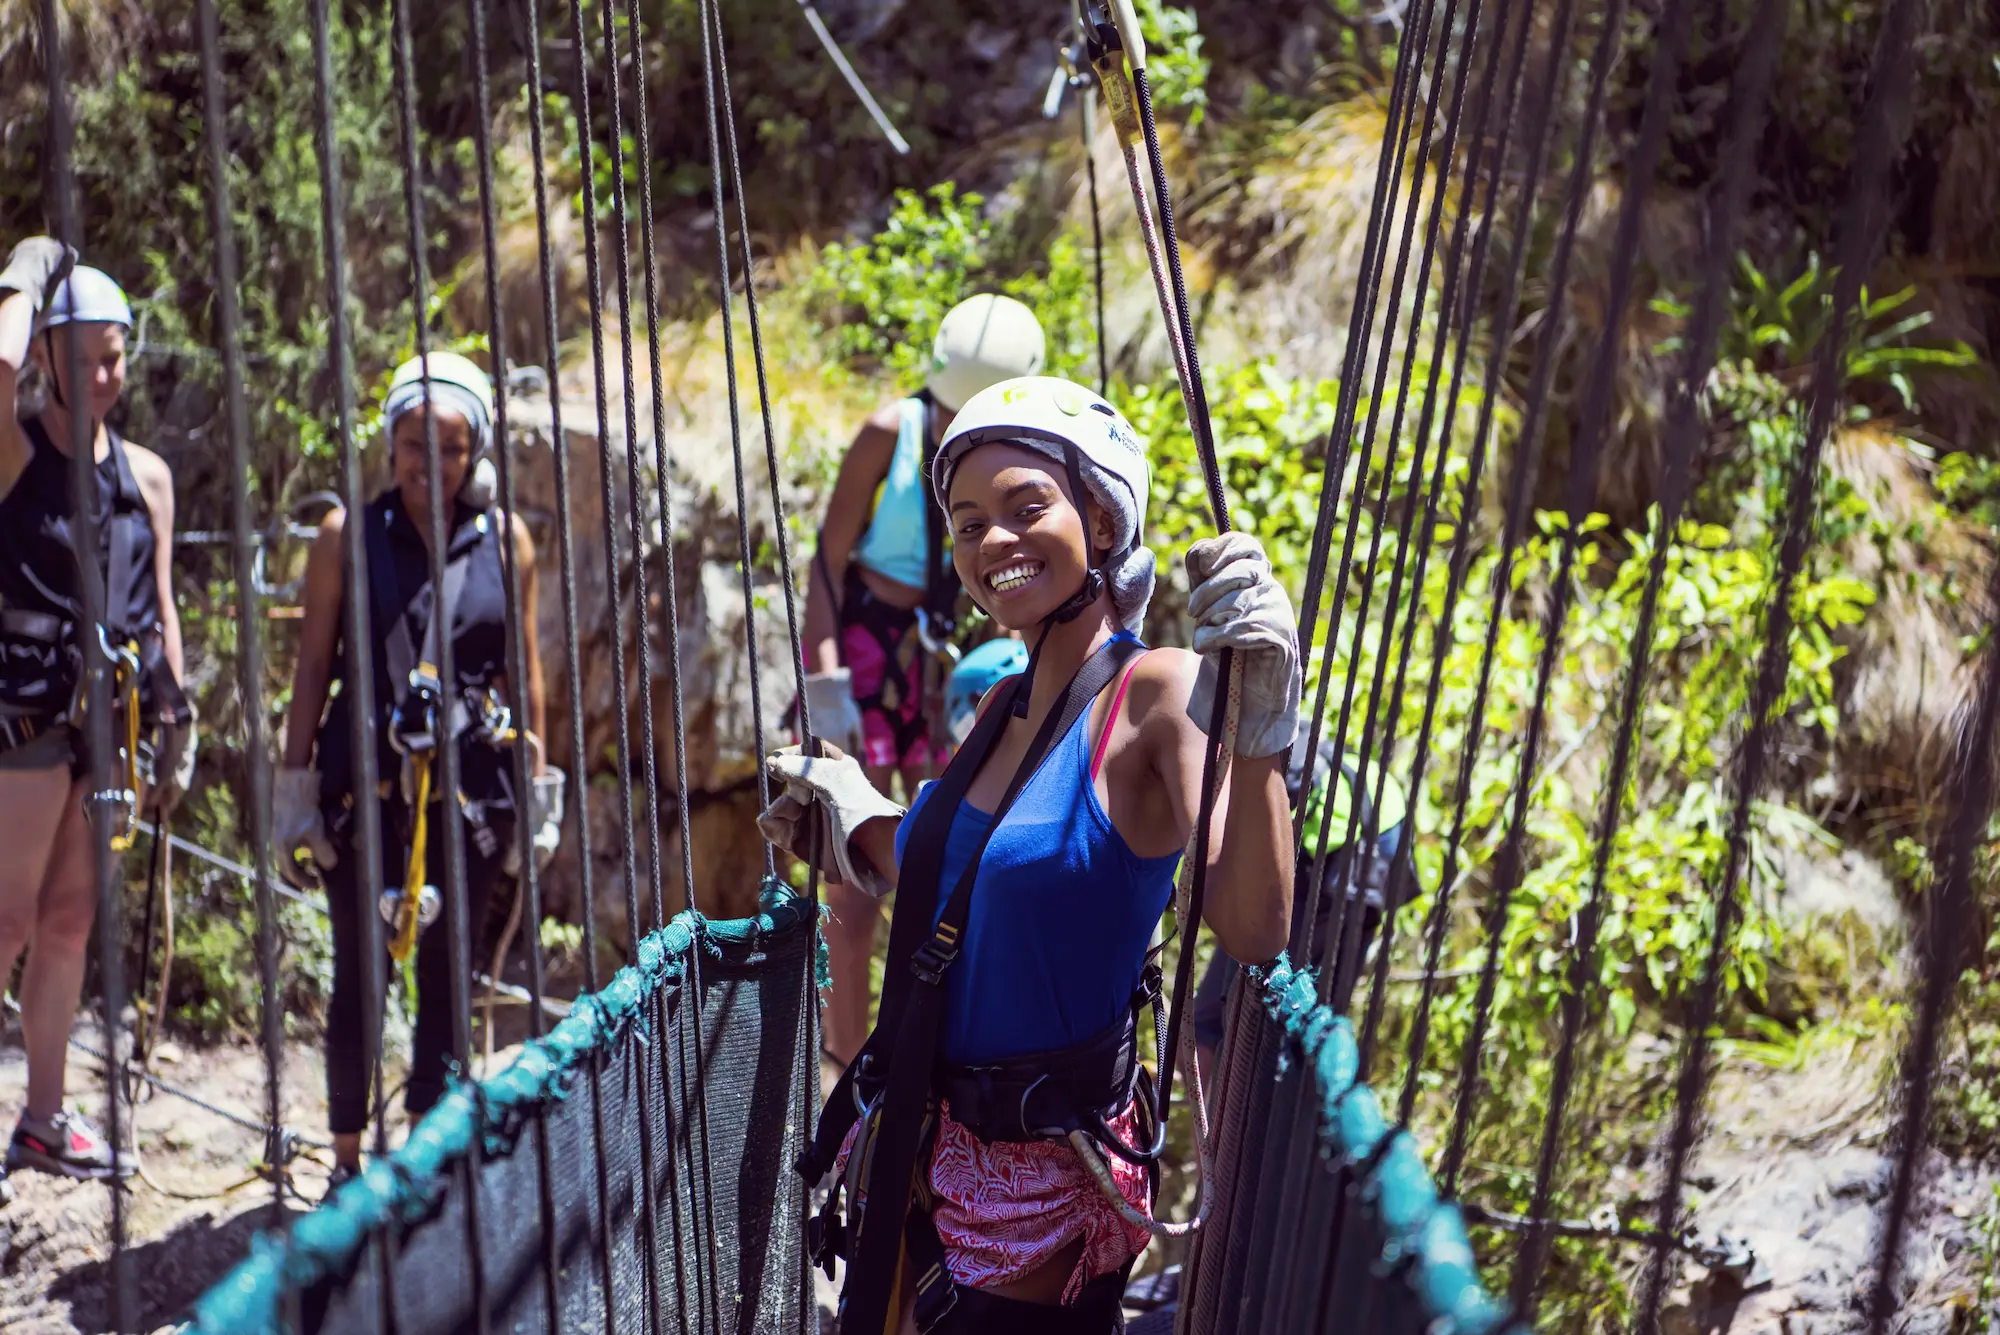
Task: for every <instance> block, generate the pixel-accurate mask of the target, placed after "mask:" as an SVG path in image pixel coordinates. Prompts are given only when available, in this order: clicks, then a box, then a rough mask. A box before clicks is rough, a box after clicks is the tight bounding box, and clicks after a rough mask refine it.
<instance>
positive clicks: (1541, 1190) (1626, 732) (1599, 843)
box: [1499, 6, 1775, 1312]
mask: <svg viewBox="0 0 2000 1335" xmlns="http://www.w3.org/2000/svg"><path fill="white" fill-rule="evenodd" d="M1691 22H1692V14H1691V12H1690V9H1689V7H1686V6H1680V7H1676V8H1675V9H1673V10H1670V11H1668V12H1667V13H1666V14H1665V15H1664V17H1663V20H1662V28H1661V31H1660V33H1659V36H1658V38H1657V39H1656V41H1655V43H1654V48H1653V52H1654V54H1653V67H1652V73H1651V77H1650V79H1649V81H1648V88H1647V96H1646V109H1645V113H1644V117H1643V119H1642V120H1641V122H1640V126H1639V138H1638V142H1637V143H1636V144H1635V145H1634V147H1633V150H1632V157H1631V161H1630V164H1629V166H1628V167H1627V169H1626V172H1625V199H1624V203H1623V206H1622V208H1621V210H1620V214H1619V219H1618V232H1617V237H1616V239H1615V241H1614V242H1613V252H1612V253H1613V254H1614V255H1615V256H1616V257H1617V260H1616V262H1615V263H1614V265H1613V267H1612V272H1611V287H1610V292H1609V296H1608V299H1607V301H1606V303H1605V310H1604V317H1603V318H1604V327H1603V330H1602V331H1601V333H1600V337H1599V341H1598V348H1597V356H1596V359H1595V365H1594V366H1593V368H1592V372H1591V377H1590V381H1589V388H1588V390H1587V391H1586V398H1585V401H1584V410H1583V418H1582V423H1581V432H1580V435H1579V438H1578V442H1577V444H1576V445H1575V446H1573V447H1572V454H1571V460H1572V465H1571V471H1570V476H1569V479H1568V493H1569V495H1568V502H1569V503H1568V507H1567V509H1568V514H1569V523H1568V525H1567V527H1566V528H1565V530H1564V534H1563V554H1562V560H1561V563H1560V567H1559V574H1558V575H1557V578H1556V585H1555V588H1554V590H1553V595H1552V597H1551V599H1550V604H1549V608H1548V613H1547V616H1546V618H1545V620H1544V623H1543V634H1544V635H1545V636H1546V637H1547V639H1546V640H1545V641H1544V647H1543V653H1542V667H1541V673H1542V676H1541V679H1540V680H1539V681H1538V683H1537V690H1536V706H1535V708H1536V717H1539V716H1540V714H1541V713H1542V706H1543V701H1544V699H1545V697H1546V693H1547V684H1548V682H1549V681H1550V680H1551V679H1552V676H1553V672H1554V668H1555V662H1556V659H1557V657H1558V656H1559V653H1560V649H1561V639H1562V627H1563V623H1564V621H1565V620H1566V618H1567V614H1568V610H1569V601H1570V596H1571V590H1572V588H1573V583H1572V580H1571V574H1572V572H1573V570H1574V567H1575V563H1576V549H1577V547H1578V545H1579V543H1580V540H1581V536H1582V533H1581V530H1582V526H1583V521H1584V519H1585V517H1586V516H1587V514H1588V513H1589V509H1590V505H1591V503H1592V501H1593V500H1594V499H1595V493H1596V481H1597V464H1598V461H1599V460H1600V459H1601V458H1602V456H1603V451H1604V441H1605V437H1606V435H1607V434H1608V433H1609V431H1610V426H1611V404H1612V395H1613V388H1614V382H1615V379H1616V376H1617V371H1618V361H1619V354H1620V352H1621V351H1622V347H1623V340H1624V337H1625V328H1624V324H1625V311H1626V307H1627V306H1628V305H1629V304H1630V301H1631V296H1632V286H1633V277H1634V270H1635V266H1636V264H1637V260H1638V252H1639V229H1640V226H1641V224H1642V223H1643V221H1644V216H1645V215H1644V210H1645V204H1646V195H1647V193H1648V187H1649V186H1650V185H1651V183H1652V180H1653V177H1654V176H1655V174H1656V173H1657V172H1658V170H1659V161H1660V156H1661V153H1662V151H1663V149H1664V147H1665V143H1666V134H1667V128H1668V122H1669V119H1670V117H1671V115H1672V112H1673V110H1674V104H1675V100H1676V99H1675V93H1676V90H1677V83H1678V80H1679V76H1680V60H1681V53H1682V51H1683V50H1684V49H1685V48H1686V45H1687V40H1688V30H1689V27H1690V26H1691ZM1773 36H1774V37H1775V33H1774V34H1773ZM1772 54H1775V47H1773V48H1772ZM1769 74H1770V65H1769V62H1768V61H1766V62H1765V64H1764V66H1763V68H1762V70H1761V71H1753V77H1755V78H1759V79H1762V80H1764V81H1766V82H1767V81H1768V78H1769ZM1735 95H1736V97H1737V99H1738V100H1737V107H1738V110H1739V112H1740V111H1743V110H1745V109H1751V110H1752V114H1753V115H1754V114H1759V113H1761V110H1762V106H1763V92H1762V89H1761V88H1758V87H1753V86H1751V84H1750V83H1749V82H1748V81H1746V82H1745V83H1742V84H1739V85H1738V87H1737V88H1736V90H1735ZM1600 96H1601V94H1599V93H1598V91H1597V88H1596V87H1593V101H1592V110H1591V114H1592V115H1595V113H1596V109H1597V104H1598V102H1597V99H1598V98H1599V97H1600ZM1588 128H1589V127H1586V130H1588ZM1738 128H1739V130H1741V128H1742V127H1740V126H1739V127H1738ZM1754 128H1755V127H1752V129H1754ZM1739 143H1740V144H1741V156H1740V157H1739V159H1738V160H1737V161H1735V162H1734V163H1733V164H1732V166H1733V167H1734V168H1735V169H1736V177H1737V179H1736V180H1735V181H1731V180H1730V178H1729V176H1728V175H1727V174H1725V176H1724V177H1723V180H1724V182H1725V190H1726V191H1727V192H1728V196H1727V197H1726V198H1725V201H1724V203H1725V207H1727V205H1728V202H1729V200H1730V199H1733V201H1734V202H1735V204H1736V205H1737V210H1732V211H1731V213H1730V214H1729V215H1728V216H1726V217H1725V216H1722V215H1720V214H1719V215H1718V224H1719V225H1718V228H1717V230H1715V231H1714V232H1713V233H1712V234H1711V238H1710V244H1711V245H1714V246H1718V247H1720V248H1721V251H1720V253H1722V254H1726V253H1728V252H1729V251H1730V250H1733V246H1734V243H1733V240H1732V239H1731V238H1732V237H1733V234H1734V230H1735V218H1734V216H1733V214H1734V211H1740V205H1741V202H1742V201H1743V199H1744V198H1745V197H1746V192H1747V182H1748V180H1749V177H1750V157H1749V149H1750V146H1751V144H1750V136H1749V135H1748V134H1739ZM1699 371H1700V374H1699V377H1698V378H1697V379H1696V380H1693V381H1690V382H1689V387H1690V392H1692V390H1693V386H1694V385H1697V384H1699V383H1701V382H1702V381H1705V380H1706V379H1707V367H1701V368H1699ZM1677 444H1678V445H1679V446H1680V448H1679V449H1678V450H1677V451H1676V452H1675V453H1674V454H1672V455H1670V456H1669V459H1668V463H1667V474H1666V484H1665V487H1664V489H1663V493H1662V497H1661V502H1660V506H1659V524H1658V531H1657V532H1656V533H1655V535H1654V545H1653V557H1652V561H1651V565H1650V568H1649V570H1648V574H1647V580H1646V588H1645V591H1644V593H1643V594H1642V595H1641V597H1640V607H1639V618H1638V624H1637V627H1636V629H1635V630H1634V632H1633V637H1632V649H1631V652H1632V658H1631V663H1630V666H1629V668H1628V670H1627V672H1626V681H1625V690H1624V692H1623V698H1622V700H1621V701H1620V711H1619V725H1618V733H1617V740H1616V742H1615V743H1614V747H1613V754H1612V759H1611V764H1610V766H1609V773H1608V779H1607V782H1606V783H1605V786H1604V791H1603V801H1602V807H1601V810H1600V814H1599V818H1598V827H1597V830H1596V851H1595V855H1594V862H1593V866H1592V873H1591V885H1590V890H1589V891H1588V893H1587V897H1586V900H1585V904H1584V908H1583V911H1582V913H1581V914H1580V915H1579V921H1578V928H1577V942H1576V946H1575V948H1574V950H1573V951H1572V954H1571V960H1570V966H1571V967H1570V974H1569V983H1570V990H1569V992H1568V994H1567V995H1566V996H1565V997H1564V998H1563V1002H1562V1037H1561V1039H1560V1041H1559V1043H1558V1046H1557V1050H1556V1055H1555V1063H1554V1069H1553V1072H1552V1074H1551V1077H1550V1082H1549V1096H1548V1106H1547V1109H1546V1113H1545V1116H1544V1119H1543V1131H1542V1140H1541V1146H1540V1150H1539V1153H1538V1156H1537V1163H1536V1169H1535V1186H1534V1192H1533V1204H1531V1205H1530V1206H1529V1209H1528V1218H1529V1224H1528V1233H1527V1236H1526V1237H1525V1238H1524V1239H1523V1241H1522V1244H1521V1249H1520V1253H1519V1254H1518V1255H1517V1256H1516V1258H1515V1267H1514V1279H1513V1302H1514V1305H1515V1308H1516V1310H1518V1311H1522V1312H1529V1311H1533V1310H1534V1305H1535V1299H1536V1295H1537V1294H1538V1292H1539V1290H1540V1285H1541V1278H1542V1274H1543V1271H1544V1269H1545V1267H1546V1264H1547V1258H1548V1249H1549V1245H1550V1243H1551V1240H1552V1239H1551V1236H1550V1234H1549V1232H1548V1224H1547V1221H1546V1219H1545V1216H1546V1214H1547V1212H1548V1209H1549V1204H1550V1201H1551V1199H1552V1195H1553V1192H1554V1187H1555V1169H1556V1162H1557V1158H1558V1156H1559V1154H1560V1150H1561V1144H1562V1128H1563V1119H1564V1116H1565V1113H1566V1110H1567V1106H1568V1102H1569V1093H1570V1085H1571V1083H1572V1082H1573V1081H1574V1079H1575V1071H1576V1049H1577V1045H1578V1043H1579V1041H1580V1038H1581V1034H1582V1029H1583V1023H1584V1012H1585V1007H1586V1002H1587V997H1588V989H1589V986H1590V984H1591V982H1592V981H1593V974H1594V970H1595V967H1596V956H1597V936H1598V931H1599V929H1600V927H1601V925H1602V922H1603V912H1602V906H1603V899H1604V888H1605V881H1606V876H1607V874H1608V871H1609V868H1610V861H1611V853H1612V848H1613V845H1614V843H1615V841H1616V838H1617V832H1618V824H1619V820H1620V817H1621V815H1622V813H1623V811H1624V804H1625V791H1626V786H1627V783H1628V780H1629V777H1630V766H1631V760H1632V753H1633V750H1634V748H1635V744H1636V741H1637V734H1638V724H1639V710H1640V707H1641V704H1642V701H1643V699H1644V695H1645V678H1646V672H1645V669H1646V664H1647V661H1648V659H1649V658H1650V657H1651V652H1652V642H1653V627H1654V621H1655V616H1656V613H1657V610H1658V607H1659V595H1660V588H1661V586H1662V584H1663V582H1664V580H1665V577H1666V566H1667V551H1668V549H1669V547H1670V546H1671V544H1672V541H1673V535H1674V533H1675V531H1676V529H1677V528H1678V527H1679V524H1680V515H1681V506H1682V502H1683V501H1684V499H1685V496H1686V489H1687V486H1686V484H1687V475H1688V470H1689V465H1690V463H1691V460H1692V456H1693V446H1694V442H1693V437H1692V433H1691V432H1689V433H1684V436H1683V439H1682V440H1681V441H1679V442H1677ZM1529 727H1530V732H1529V737H1530V743H1529V748H1528V750H1527V752H1526V754H1525V755H1524V757H1523V759H1522V762H1521V764H1522V779H1521V783H1522V784H1523V790H1522V791H1523V793H1524V796H1523V798H1522V799H1521V803H1520V806H1519V807H1518V808H1517V811H1518V814H1517V820H1518V821H1520V822H1521V824H1522V827H1523V832H1522V835H1521V837H1522V838H1525V822H1526V803H1527V800H1528V796H1529V795H1531V790H1532V788H1533V786H1534V783H1535V779H1534V775H1533V771H1534V767H1535V760H1536V750H1535V743H1536V741H1537V740H1538V737H1537V733H1536V731H1535V719H1534V718H1531V720H1530V725H1529ZM1509 841H1510V844H1511V843H1514V842H1516V838H1515V833H1514V832H1513V831H1510V832H1509ZM1503 856H1504V854H1503ZM1506 865H1508V866H1513V865H1515V864H1511V863H1510V864H1506ZM1499 884H1500V885H1501V886H1504V887H1505V888H1506V891H1507V892H1508V893H1510V894H1511V892H1512V889H1513V885H1514V883H1513V882H1512V881H1504V880H1503V881H1501V882H1499Z"/></svg>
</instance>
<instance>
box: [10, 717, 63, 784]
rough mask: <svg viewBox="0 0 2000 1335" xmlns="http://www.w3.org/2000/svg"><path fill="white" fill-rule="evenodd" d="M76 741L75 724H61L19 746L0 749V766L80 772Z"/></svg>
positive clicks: (18, 768) (13, 768)
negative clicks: (73, 725) (72, 725)
mask: <svg viewBox="0 0 2000 1335" xmlns="http://www.w3.org/2000/svg"><path fill="white" fill-rule="evenodd" d="M80 741H81V739H80V738H79V737H78V736H77V732H76V729H75V728H73V727H71V726H70V725H69V724H67V723H64V724H61V725H59V726H57V727H54V728H50V729H49V730H48V731H47V732H44V733H42V734H40V735H39V736H37V737H36V738H35V739H34V740H33V741H31V742H28V743H27V744H25V745H23V746H16V747H11V748H9V749H8V750H5V751H0V770H17V771H18V770H37V769H67V770H68V771H69V772H70V774H71V775H72V776H76V775H80V774H81V773H82V771H83V764H82V752H83V747H82V746H80V745H79V742H80Z"/></svg>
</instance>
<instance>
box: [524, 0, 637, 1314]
mask: <svg viewBox="0 0 2000 1335" xmlns="http://www.w3.org/2000/svg"><path fill="white" fill-rule="evenodd" d="M522 3H523V7H524V11H525V18H526V27H527V47H528V136H529V147H530V150H531V153H532V156H533V174H534V183H535V241H536V254H537V257H538V259H539V263H540V270H541V278H542V338H543V355H544V357H545V358H546V359H547V361H548V365H549V435H550V441H549V444H550V447H551V453H552V454H553V455H554V466H555V488H556V549H557V553H558V557H559V561H558V565H559V570H558V573H559V575H560V577H561V584H562V621H563V653H564V667H565V670H566V671H567V673H568V683H567V684H568V687H569V691H568V694H569V717H570V738H571V748H570V755H571V763H572V764H573V765H574V766H575V768H576V775H575V780H576V782H575V789H576V793H577V815H576V847H577V869H578V882H579V887H580V894H581V897H582V901H583V902H582V904H581V906H580V911H579V913H578V917H579V918H580V919H581V922H582V928H583V976H584V988H585V990H586V991H590V992H595V991H596V990H597V895H596V889H595V886H594V877H593V873H592V865H593V861H594V859H593V857H592V853H591V840H590V740H589V728H588V724H587V722H586V718H585V715H584V711H583V665H582V654H581V651H580V635H579V629H578V618H577V596H576V545H575V542H574V539H573V535H572V533H571V528H570V485H569V437H568V435H567V434H566V433H565V432H564V430H563V418H562V382H561V378H560V375H559V372H560V368H561V365H562V361H561V357H560V354H559V349H560V346H561V341H560V337H559V330H558V326H557V322H556V271H555V258H554V251H553V247H552V244H551V241H550V236H549V178H548V155H547V142H546V141H547V132H546V129H545V126H544V119H545V118H544V113H543V105H542V102H543V97H544V95H545V86H544V84H543V80H542V33H541V14H540V0H522ZM576 26H577V27H579V28H580V26H581V20H580V19H579V20H578V21H577V24H576ZM580 49H581V48H580V47H579V50H580ZM583 138H584V139H585V141H586V142H587V140H588V135H587V134H585V135H584V136H583ZM592 303H593V306H595V305H596V304H597V301H596V293H595V289H594V287H593V293H592ZM615 592H616V586H615V585H614V587H613V593H614V595H615ZM537 926H538V927H539V924H538V925H537ZM585 1070H586V1073H587V1079H588V1083H589V1085H590V1117H591V1144H592V1146H593V1147H594V1151H595V1152H594V1154H593V1156H592V1157H593V1168H594V1169H595V1173H594V1182H595V1185H596V1187H597V1199H596V1201H595V1207H596V1208H595V1210H594V1212H593V1211H587V1212H586V1217H587V1218H588V1220H589V1224H588V1227H589V1228H590V1229H591V1231H592V1233H593V1234H594V1236H595V1238H596V1240H597V1245H596V1248H595V1250H596V1252H597V1258H598V1278H599V1281H600V1283H601V1284H602V1286H603V1292H604V1329H605V1335H616V1331H617V1320H616V1315H615V1308H616V1304H615V1300H614V1299H615V1295H614V1293H613V1289H612V1279H611V1249H610V1247H609V1245H608V1242H609V1236H608V1235H609V1229H610V1202H611V1186H610V1170H609V1167H608V1165H607V1164H606V1162H605V1158H604V1096H603V1090H602V1088H601V1081H600V1078H599V1070H598V1064H597V1063H595V1062H592V1063H589V1064H588V1066H587V1067H586V1068H585Z"/></svg>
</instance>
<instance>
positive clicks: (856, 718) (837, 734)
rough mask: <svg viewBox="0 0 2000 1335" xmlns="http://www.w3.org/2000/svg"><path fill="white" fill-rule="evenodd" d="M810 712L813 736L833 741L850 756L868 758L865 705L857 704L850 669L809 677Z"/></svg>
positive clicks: (820, 673)
mask: <svg viewBox="0 0 2000 1335" xmlns="http://www.w3.org/2000/svg"><path fill="white" fill-rule="evenodd" d="M806 712H807V713H808V714H809V715H810V716H811V718H812V731H813V736H815V737H818V738H822V739H824V740H826V741H829V742H832V743H833V744H834V745H835V746H837V747H839V748H840V749H841V750H842V751H845V752H846V753H847V754H848V755H850V756H858V755H864V754H866V753H867V750H868V748H867V745H866V743H865V742H864V741H863V734H862V731H861V706H860V705H858V704H856V703H855V701H854V674H853V673H851V672H849V671H848V670H847V669H846V668H835V669H834V670H833V671H831V672H814V673H812V674H810V675H808V676H807V677H806Z"/></svg>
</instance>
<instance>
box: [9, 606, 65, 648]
mask: <svg viewBox="0 0 2000 1335" xmlns="http://www.w3.org/2000/svg"><path fill="white" fill-rule="evenodd" d="M68 627H69V623H68V622H67V621H64V620H63V619H62V618H61V617H59V616H57V615H56V614H55V613H53V612H36V611H31V610H30V609H28V608H25V607H8V608H0V635H5V636H10V637H12V638H15V639H22V640H36V641H39V642H40V643H42V644H55V645H60V644H62V643H64V641H65V640H66V639H67V638H68V633H69V632H68Z"/></svg>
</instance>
